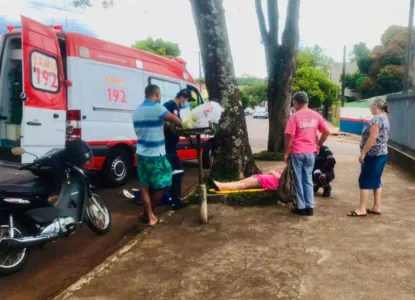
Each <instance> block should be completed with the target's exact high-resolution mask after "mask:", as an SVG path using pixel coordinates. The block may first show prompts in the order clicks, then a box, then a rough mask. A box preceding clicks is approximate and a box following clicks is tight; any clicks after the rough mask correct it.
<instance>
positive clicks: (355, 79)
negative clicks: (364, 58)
mask: <svg viewBox="0 0 415 300" xmlns="http://www.w3.org/2000/svg"><path fill="white" fill-rule="evenodd" d="M366 79H367V76H366V75H365V74H362V73H360V72H359V71H358V72H355V73H353V74H346V76H345V80H344V82H345V86H347V87H348V88H349V89H351V90H354V91H359V88H360V86H361V85H362V84H363V83H364V82H365V81H366ZM340 80H341V81H342V80H343V78H341V79H340ZM359 92H360V91H359Z"/></svg>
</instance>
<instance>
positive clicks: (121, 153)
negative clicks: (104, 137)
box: [103, 149, 132, 187]
mask: <svg viewBox="0 0 415 300" xmlns="http://www.w3.org/2000/svg"><path fill="white" fill-rule="evenodd" d="M131 166H132V157H131V155H130V154H129V153H128V152H127V151H125V150H123V149H113V150H111V152H110V153H109V155H108V156H107V158H106V160H105V164H104V169H103V172H104V174H103V175H104V180H105V183H106V184H107V185H108V186H110V187H117V186H121V185H124V184H125V183H126V182H127V181H128V178H129V176H130V171H131Z"/></svg>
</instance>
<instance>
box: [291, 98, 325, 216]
mask: <svg viewBox="0 0 415 300" xmlns="http://www.w3.org/2000/svg"><path fill="white" fill-rule="evenodd" d="M293 103H294V108H295V110H296V112H295V113H294V114H293V115H292V116H291V117H290V119H289V120H288V123H287V128H286V129H285V151H284V154H285V161H286V162H288V158H289V159H290V161H291V165H292V168H293V171H294V178H295V188H296V192H297V198H298V206H297V207H295V208H293V213H295V214H299V215H307V216H312V215H313V213H314V191H313V168H314V162H315V155H316V153H318V150H319V148H320V146H321V145H323V143H324V142H325V141H326V140H327V137H328V136H329V135H330V130H329V128H328V126H327V124H326V122H325V121H324V119H323V117H322V116H321V115H320V114H318V113H317V112H315V111H313V110H311V109H309V108H308V96H307V94H306V93H305V92H298V93H296V94H295V95H294V96H293ZM318 131H319V132H321V133H322V135H321V137H320V139H319V140H318V141H317V140H316V136H317V132H318Z"/></svg>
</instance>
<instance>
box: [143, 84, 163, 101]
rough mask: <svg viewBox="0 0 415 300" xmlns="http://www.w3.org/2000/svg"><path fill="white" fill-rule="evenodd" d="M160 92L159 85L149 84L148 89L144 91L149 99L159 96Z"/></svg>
mask: <svg viewBox="0 0 415 300" xmlns="http://www.w3.org/2000/svg"><path fill="white" fill-rule="evenodd" d="M158 92H160V88H159V87H158V86H157V85H155V84H149V85H148V86H147V87H146V89H145V91H144V94H145V96H146V98H149V97H151V96H153V95H155V94H157V93H158Z"/></svg>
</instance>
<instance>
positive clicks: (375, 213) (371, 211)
mask: <svg viewBox="0 0 415 300" xmlns="http://www.w3.org/2000/svg"><path fill="white" fill-rule="evenodd" d="M366 213H368V214H372V215H381V214H382V213H380V212H377V211H374V210H370V209H369V208H368V209H366Z"/></svg>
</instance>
